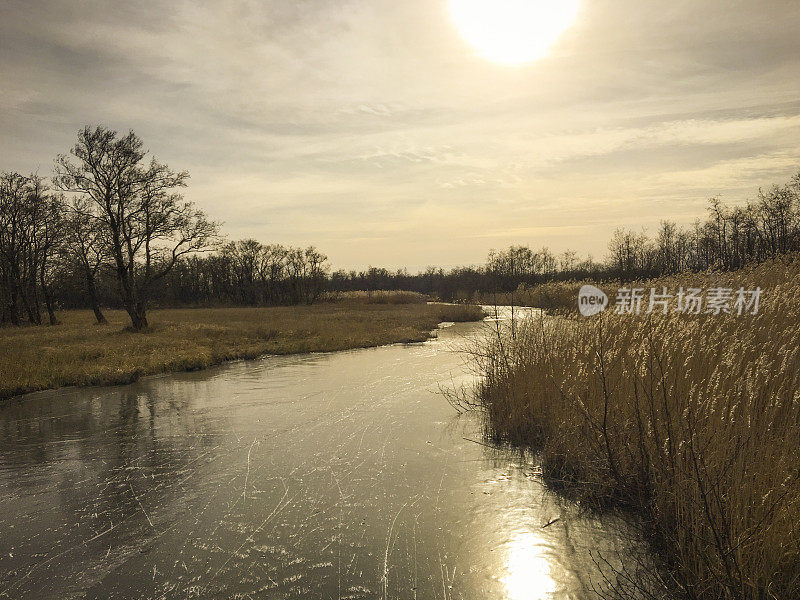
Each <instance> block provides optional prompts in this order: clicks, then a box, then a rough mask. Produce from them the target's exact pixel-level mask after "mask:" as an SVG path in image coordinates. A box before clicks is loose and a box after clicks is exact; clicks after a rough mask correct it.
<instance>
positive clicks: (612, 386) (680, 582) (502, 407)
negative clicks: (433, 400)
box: [477, 256, 800, 600]
mask: <svg viewBox="0 0 800 600" xmlns="http://www.w3.org/2000/svg"><path fill="white" fill-rule="evenodd" d="M650 285H652V286H654V287H658V288H660V287H661V286H662V285H664V286H666V287H667V288H668V289H672V290H677V288H678V287H680V286H684V287H702V288H708V287H711V286H714V285H725V286H727V287H732V288H734V289H738V288H739V287H740V286H744V287H745V288H747V289H751V288H755V287H756V286H760V287H761V288H763V289H764V292H763V296H762V302H761V308H760V311H759V313H758V314H757V315H743V316H736V315H721V316H714V315H697V316H689V315H684V314H670V315H666V316H663V315H660V314H658V315H651V316H644V315H642V316H639V317H637V316H630V315H615V314H613V313H608V312H607V313H605V314H603V315H602V317H593V318H591V319H578V320H575V319H551V320H547V321H544V322H543V323H536V324H532V325H530V326H529V327H527V328H523V329H522V330H521V332H520V334H519V336H518V337H517V339H516V340H508V339H504V340H495V341H494V342H492V343H491V344H490V346H489V347H488V348H485V349H483V351H482V352H480V353H479V355H478V356H479V360H480V363H481V368H482V371H483V374H484V375H485V377H484V379H483V381H482V383H481V384H480V386H479V389H478V390H477V391H478V396H479V399H480V401H481V403H482V404H483V406H484V407H485V408H486V414H487V426H488V428H489V431H490V433H491V435H492V436H494V437H495V438H496V439H498V440H505V441H509V442H512V443H516V444H523V445H527V446H532V447H534V448H535V449H537V450H539V451H541V453H542V457H543V461H544V467H545V472H546V474H547V476H548V477H549V478H550V480H551V481H553V482H558V483H559V484H560V485H562V486H566V489H567V490H568V491H569V492H570V493H571V494H575V495H577V496H579V497H580V498H581V499H582V500H583V501H584V502H587V503H592V504H594V505H598V506H604V505H609V504H612V505H620V504H623V505H626V506H628V507H632V508H633V509H635V510H637V511H639V512H640V513H641V517H642V521H643V522H644V523H645V524H646V526H647V527H648V529H649V531H650V533H651V534H652V535H653V539H654V541H657V544H658V547H659V548H660V550H661V551H662V554H663V556H664V558H665V560H666V562H667V565H668V572H669V573H670V576H671V577H673V578H674V582H672V583H673V584H676V585H677V586H678V587H679V588H680V589H681V590H682V591H683V592H684V593H685V594H686V595H687V597H690V598H697V599H718V598H719V599H722V598H726V599H728V598H729V599H734V598H735V599H747V600H750V599H753V600H755V599H767V598H775V599H789V598H797V597H800V392H798V373H800V259H799V258H798V257H797V256H789V257H787V258H785V259H781V260H777V261H774V262H771V263H767V264H762V265H759V266H756V267H753V268H750V269H747V270H742V271H738V272H734V273H727V274H703V275H694V274H687V275H681V276H674V277H670V278H666V279H664V280H661V281H658V282H650V283H648V284H647V286H648V287H650ZM576 291H577V290H575V292H576ZM576 296H577V293H575V294H574V295H573V296H572V303H575V298H576ZM611 302H612V303H613V302H614V300H613V296H611ZM621 580H622V581H626V582H627V583H624V585H625V586H627V588H628V589H627V590H625V591H624V592H623V594H622V595H623V596H626V595H627V596H629V597H630V596H632V595H633V590H632V589H630V588H632V587H636V585H637V584H638V583H639V582H641V581H643V580H642V579H637V578H635V577H634V578H630V577H628V578H626V577H622V578H621Z"/></svg>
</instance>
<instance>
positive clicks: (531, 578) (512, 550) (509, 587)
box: [503, 533, 556, 600]
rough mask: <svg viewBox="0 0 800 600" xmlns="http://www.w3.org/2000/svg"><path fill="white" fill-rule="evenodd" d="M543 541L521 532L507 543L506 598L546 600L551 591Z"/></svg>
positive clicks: (552, 583) (548, 564) (550, 578)
mask: <svg viewBox="0 0 800 600" xmlns="http://www.w3.org/2000/svg"><path fill="white" fill-rule="evenodd" d="M543 543H544V542H543V540H542V539H541V538H540V537H538V536H537V535H534V534H533V533H523V534H521V535H518V536H517V537H516V538H515V539H514V541H512V542H511V543H510V544H509V546H508V554H507V556H506V565H505V570H506V573H505V576H504V577H503V583H504V585H505V588H506V598H508V600H546V599H547V598H550V597H551V596H552V594H553V593H555V591H556V589H555V588H556V586H555V581H553V578H552V577H551V576H550V563H549V562H548V560H547V556H546V555H545V553H544V549H543V547H542V546H543Z"/></svg>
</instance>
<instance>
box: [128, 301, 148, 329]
mask: <svg viewBox="0 0 800 600" xmlns="http://www.w3.org/2000/svg"><path fill="white" fill-rule="evenodd" d="M125 309H126V311H127V312H128V315H129V316H130V318H131V325H132V326H133V330H134V331H143V330H145V329H147V327H148V324H147V311H146V310H145V308H144V306H143V305H142V303H141V302H138V303H136V304H134V305H126V307H125Z"/></svg>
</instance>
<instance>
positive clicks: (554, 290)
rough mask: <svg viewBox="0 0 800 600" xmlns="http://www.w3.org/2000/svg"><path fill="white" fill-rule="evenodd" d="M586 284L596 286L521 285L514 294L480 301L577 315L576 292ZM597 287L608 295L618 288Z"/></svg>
mask: <svg viewBox="0 0 800 600" xmlns="http://www.w3.org/2000/svg"><path fill="white" fill-rule="evenodd" d="M586 283H592V285H597V284H596V283H593V282H590V281H550V282H547V283H542V284H539V285H534V286H526V285H524V284H522V285H520V287H519V289H517V291H515V292H503V293H499V294H483V295H481V297H480V300H481V302H482V303H483V304H495V303H497V305H499V306H512V305H513V306H532V307H535V308H541V309H544V310H546V311H547V312H549V313H562V312H570V311H572V312H575V313H577V307H578V290H579V289H580V288H581V286H582V285H584V284H586ZM599 287H601V288H602V289H603V290H604V291H605V292H606V294H609V293H610V291H611V289H612V288H613V289H615V290H616V289H617V287H619V286H617V285H615V284H603V285H601V286H599ZM609 298H611V299H612V301H613V296H611V295H609Z"/></svg>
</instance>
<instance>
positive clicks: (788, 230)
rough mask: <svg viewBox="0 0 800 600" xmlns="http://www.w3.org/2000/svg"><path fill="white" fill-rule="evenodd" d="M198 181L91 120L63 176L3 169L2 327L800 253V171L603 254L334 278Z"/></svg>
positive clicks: (451, 295)
mask: <svg viewBox="0 0 800 600" xmlns="http://www.w3.org/2000/svg"><path fill="white" fill-rule="evenodd" d="M188 178H189V175H188V173H187V172H185V171H174V170H172V169H171V168H170V167H168V166H167V165H165V164H163V163H161V162H159V161H158V160H157V159H155V158H153V157H150V158H148V152H147V151H145V150H144V148H143V142H142V140H141V139H140V138H139V137H138V136H137V135H136V134H135V133H133V132H129V133H128V134H126V135H120V134H118V133H117V132H115V131H112V130H109V129H107V128H104V127H95V128H90V127H86V128H84V129H83V130H82V131H80V132H79V134H78V139H77V142H76V144H75V145H74V146H73V148H72V149H71V150H70V153H69V154H67V155H59V156H58V157H57V158H56V161H55V168H54V171H53V175H52V177H50V178H49V180H48V179H46V178H44V177H41V176H39V175H38V174H31V175H21V174H19V173H0V324H13V325H21V324H23V323H30V324H34V325H41V324H42V323H43V322H44V321H45V318H44V317H43V315H45V314H46V317H47V321H48V322H49V323H51V324H54V323H56V322H57V315H56V310H57V309H59V308H65V309H66V308H91V309H92V310H93V311H94V314H95V317H96V319H97V321H98V323H102V322H104V321H105V317H104V315H103V308H104V307H114V308H122V309H124V310H125V311H126V312H127V313H128V315H129V317H130V320H131V327H132V328H133V329H134V330H137V331H138V330H142V329H145V328H146V327H147V324H148V323H147V310H148V308H149V307H152V306H159V307H168V306H218V305H228V306H230V305H239V306H266V305H276V304H300V303H308V304H310V303H313V302H316V301H318V300H319V299H320V298H321V297H322V295H323V293H324V292H325V291H336V292H343V291H354V290H409V291H416V292H420V293H424V294H430V295H433V296H436V297H438V298H439V299H441V300H445V301H452V300H469V299H472V298H475V297H476V296H478V295H480V294H485V293H491V292H494V291H500V292H510V291H514V290H516V289H517V288H518V287H519V286H521V285H523V286H526V285H527V286H531V285H536V284H537V283H543V282H546V281H551V280H567V279H594V280H598V281H603V280H608V279H622V280H632V279H641V278H648V277H656V276H659V275H664V274H671V273H677V272H684V271H703V270H707V269H722V270H730V269H736V268H739V267H741V266H743V265H745V264H746V263H749V262H754V261H762V260H765V259H767V258H770V257H773V256H775V255H777V254H781V253H786V252H791V251H796V250H800V174H798V175H797V176H795V177H794V178H792V179H791V181H789V182H788V183H786V184H784V185H775V186H772V187H770V188H768V189H765V190H760V191H759V193H758V196H757V197H756V199H754V200H750V201H748V202H746V203H745V204H744V205H738V206H728V205H725V204H724V203H723V202H722V201H721V200H720V199H718V198H712V199H711V200H710V201H709V204H708V214H707V217H706V218H705V219H704V220H698V221H696V222H695V223H694V224H693V225H692V226H690V227H679V226H678V225H677V224H676V223H674V222H673V221H662V222H661V224H660V225H659V228H658V230H657V231H656V232H655V235H654V236H652V237H650V236H648V235H647V234H646V233H645V232H644V231H640V232H637V231H634V230H629V229H617V230H616V231H614V233H613V235H612V237H611V240H610V241H609V243H608V254H607V256H606V257H605V258H604V259H603V260H602V261H600V262H596V261H595V260H593V258H592V257H591V256H590V257H587V258H585V259H581V258H579V257H578V255H577V254H576V253H575V252H573V251H570V250H567V251H565V252H562V253H560V254H556V253H553V252H552V251H551V250H549V249H548V248H546V247H545V248H541V249H539V250H532V249H531V248H529V247H528V246H524V245H514V246H510V247H508V248H506V249H503V250H498V251H494V250H493V251H491V252H490V253H489V255H488V256H487V259H486V262H485V264H483V265H478V266H464V267H456V268H453V269H449V270H445V269H442V268H437V267H429V268H428V269H426V270H425V271H423V272H420V273H416V274H411V273H409V272H408V271H407V270H405V269H399V270H394V271H392V270H389V269H385V268H380V267H370V268H368V269H365V270H360V271H355V270H351V271H344V270H337V271H335V272H333V273H331V272H330V268H329V265H328V260H327V257H326V256H325V255H324V254H322V253H321V252H320V251H318V250H317V249H316V248H314V247H313V246H311V247H308V248H296V247H286V246H282V245H279V244H263V243H261V242H259V241H257V240H253V239H246V240H239V241H225V240H224V239H223V238H222V237H221V236H220V233H219V227H220V225H219V223H217V222H214V221H212V220H209V218H208V217H207V216H206V215H205V214H204V213H203V211H201V210H199V209H197V208H196V207H195V206H194V205H193V204H192V203H191V202H188V201H185V200H184V198H183V196H182V194H181V193H180V191H181V190H182V189H183V188H185V187H186V184H187V181H188Z"/></svg>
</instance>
